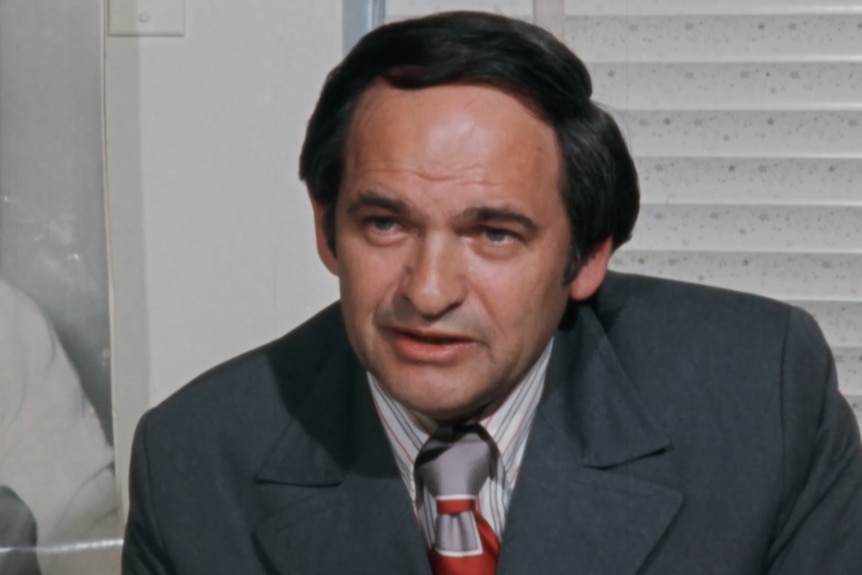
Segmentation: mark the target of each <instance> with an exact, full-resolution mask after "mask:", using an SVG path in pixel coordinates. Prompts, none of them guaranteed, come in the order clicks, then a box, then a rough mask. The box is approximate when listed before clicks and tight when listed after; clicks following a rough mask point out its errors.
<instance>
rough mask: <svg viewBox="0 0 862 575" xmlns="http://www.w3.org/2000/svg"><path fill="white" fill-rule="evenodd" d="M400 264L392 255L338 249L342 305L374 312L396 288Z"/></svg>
mask: <svg viewBox="0 0 862 575" xmlns="http://www.w3.org/2000/svg"><path fill="white" fill-rule="evenodd" d="M400 269H401V263H400V260H399V259H398V258H397V257H395V256H394V255H393V254H385V253H380V252H379V251H377V250H363V249H357V246H356V245H354V244H352V243H351V242H345V243H344V244H343V245H340V246H339V266H338V280H339V286H340V291H341V299H342V302H343V303H344V304H345V305H347V306H349V308H350V310H351V311H354V312H359V313H363V312H364V313H366V314H367V313H373V311H374V309H375V308H376V307H377V306H378V305H379V304H380V302H381V301H382V300H384V299H385V298H386V297H387V294H389V293H390V292H391V291H392V290H393V289H394V286H395V285H397V282H398V278H399V276H400Z"/></svg>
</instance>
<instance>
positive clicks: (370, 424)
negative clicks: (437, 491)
mask: <svg viewBox="0 0 862 575" xmlns="http://www.w3.org/2000/svg"><path fill="white" fill-rule="evenodd" d="M295 411H296V413H295V414H292V415H293V417H292V421H291V423H290V425H289V426H288V428H287V429H286V431H285V433H284V434H283V436H282V437H281V439H280V440H279V441H278V443H277V445H276V446H275V447H274V449H273V450H272V452H271V454H270V456H269V457H268V459H267V460H266V461H265V463H264V464H263V466H262V467H261V469H260V470H259V472H258V474H257V479H256V485H255V489H256V490H257V492H258V497H260V499H261V506H262V507H264V508H265V509H267V510H270V511H268V512H265V514H264V517H263V519H262V520H261V522H260V524H259V525H258V527H257V529H256V530H255V533H254V539H255V542H256V544H257V546H258V549H259V550H260V553H261V555H262V556H263V557H264V561H265V562H266V563H267V564H268V565H269V566H270V567H271V568H272V569H273V571H274V572H276V573H282V574H291V575H292V574H298V573H310V574H311V573H313V574H315V575H329V574H333V575H334V574H335V573H338V574H339V575H342V574H343V573H354V572H357V570H359V571H362V572H367V573H375V574H381V575H386V574H393V575H394V574H396V573H397V574H402V573H416V574H420V575H421V574H423V573H427V574H428V575H430V569H429V567H428V561H427V556H426V551H425V545H424V542H423V540H422V538H421V535H420V532H419V527H418V525H417V522H416V519H415V516H414V512H413V505H412V502H411V501H410V498H409V495H408V493H407V489H406V488H405V486H404V483H403V480H402V479H401V476H400V475H399V474H398V470H397V467H396V464H395V460H394V456H393V454H392V452H391V448H390V446H389V444H388V439H387V438H386V435H385V432H384V430H383V428H382V427H381V424H380V421H379V418H378V417H377V416H376V410H375V407H374V404H373V400H372V399H371V394H370V391H369V390H368V385H367V383H366V381H365V372H364V370H363V369H362V368H361V366H360V365H359V362H358V361H357V360H356V359H355V357H354V356H353V353H352V352H351V351H350V349H349V347H348V346H347V345H346V342H345V343H344V345H343V346H341V347H340V349H339V350H337V351H336V352H335V353H334V354H333V355H332V356H331V357H330V358H329V360H328V361H327V365H326V367H325V368H324V370H323V371H322V373H321V375H320V377H319V379H318V380H317V381H316V382H315V384H314V385H313V386H312V388H311V391H310V392H309V393H308V397H307V398H306V399H304V400H303V401H302V402H301V405H300V406H299V407H298V408H297V409H296V410H295Z"/></svg>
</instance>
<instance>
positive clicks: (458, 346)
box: [390, 332, 474, 364]
mask: <svg viewBox="0 0 862 575" xmlns="http://www.w3.org/2000/svg"><path fill="white" fill-rule="evenodd" d="M390 337H391V341H392V347H393V348H394V349H395V353H396V354H397V355H398V356H399V357H400V358H402V359H404V360H406V361H410V362H414V363H438V364H442V363H452V362H454V361H457V360H458V359H460V358H461V357H462V356H463V355H464V354H465V353H467V351H469V349H470V348H471V347H472V346H473V345H474V342H472V341H470V340H457V341H452V342H445V343H434V342H429V341H424V340H421V339H417V338H415V337H411V336H409V335H407V334H404V333H401V332H390Z"/></svg>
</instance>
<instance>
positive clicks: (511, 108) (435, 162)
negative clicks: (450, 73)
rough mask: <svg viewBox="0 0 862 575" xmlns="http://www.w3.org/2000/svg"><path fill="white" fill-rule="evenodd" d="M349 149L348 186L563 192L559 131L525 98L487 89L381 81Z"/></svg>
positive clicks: (366, 99) (360, 112) (367, 99)
mask: <svg viewBox="0 0 862 575" xmlns="http://www.w3.org/2000/svg"><path fill="white" fill-rule="evenodd" d="M346 152H347V153H346V157H345V176H346V177H345V180H346V182H345V183H346V184H348V185H349V184H350V183H356V182H355V180H357V179H360V180H364V179H369V178H370V179H372V180H374V179H379V178H382V179H387V178H389V179H391V178H395V179H408V180H421V181H422V182H423V183H428V184H431V183H437V184H457V185H462V186H464V185H471V184H476V185H482V186H485V188H488V187H494V188H501V187H502V188H516V189H519V190H523V191H529V190H535V189H536V188H542V187H548V186H550V188H552V189H553V190H554V191H555V192H556V191H558V190H559V185H558V183H559V169H560V159H559V157H560V153H559V147H558V144H557V140H556V135H555V133H554V130H553V128H551V127H550V126H549V125H547V124H546V123H545V122H543V121H541V120H540V119H539V118H538V117H537V116H536V115H535V114H534V113H533V112H532V111H531V110H529V109H528V108H527V107H526V106H524V105H523V104H522V103H521V102H520V101H519V100H518V99H517V98H515V97H513V96H511V95H509V94H507V93H505V92H503V91H500V90H498V89H495V88H491V87H486V86H475V85H445V86H436V87H431V88H424V89H420V90H401V89H396V88H393V87H391V86H389V85H387V84H385V83H384V82H378V83H376V84H375V85H373V86H372V87H371V88H370V89H369V90H368V91H367V92H366V93H365V94H364V95H363V97H362V98H361V100H360V102H359V104H358V106H357V110H356V113H355V115H354V119H353V123H352V125H351V130H350V134H349V137H348V141H347V150H346ZM368 183H369V184H370V183H374V182H368ZM525 188H528V190H525Z"/></svg>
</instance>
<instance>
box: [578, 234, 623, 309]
mask: <svg viewBox="0 0 862 575" xmlns="http://www.w3.org/2000/svg"><path fill="white" fill-rule="evenodd" d="M613 251H614V246H613V241H612V239H611V238H608V239H606V240H605V241H603V242H602V243H600V244H599V245H597V246H596V247H595V249H593V251H592V252H591V253H590V254H589V255H588V256H587V258H586V260H584V261H583V262H582V263H581V269H580V270H578V275H577V276H575V279H573V280H572V283H570V284H569V297H570V298H572V299H573V300H575V301H583V300H585V299H588V298H589V297H591V296H592V295H593V294H594V293H596V290H597V289H599V286H600V285H602V281H604V279H605V274H607V272H608V261H610V259H611V254H612V253H613Z"/></svg>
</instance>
